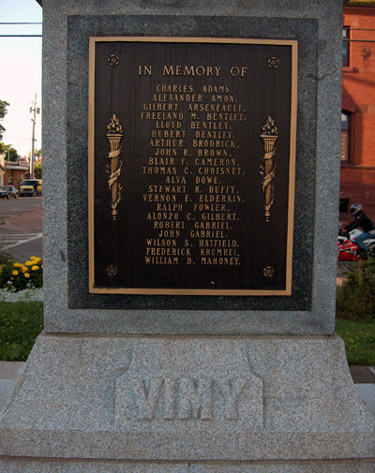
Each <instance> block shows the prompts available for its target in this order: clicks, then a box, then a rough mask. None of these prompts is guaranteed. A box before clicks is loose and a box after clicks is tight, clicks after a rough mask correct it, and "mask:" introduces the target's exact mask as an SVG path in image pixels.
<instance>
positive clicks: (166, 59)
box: [89, 37, 297, 296]
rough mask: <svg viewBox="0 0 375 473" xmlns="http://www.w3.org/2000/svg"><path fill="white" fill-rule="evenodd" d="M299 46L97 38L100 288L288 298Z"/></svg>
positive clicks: (96, 276) (92, 88)
mask: <svg viewBox="0 0 375 473" xmlns="http://www.w3.org/2000/svg"><path fill="white" fill-rule="evenodd" d="M296 101H297V41H284V40H279V41H276V40H259V39H257V40H252V39H227V38H172V37H95V38H90V77H89V286H90V287H89V290H90V292H92V293H108V294H110V293H113V294H115V293H126V294H181V295H184V294H204V295H237V296H238V295H244V296H251V295H278V296H280V295H291V288H292V246H293V213H294V176H295V146H296Z"/></svg>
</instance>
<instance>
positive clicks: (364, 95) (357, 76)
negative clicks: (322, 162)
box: [340, 1, 375, 222]
mask: <svg viewBox="0 0 375 473" xmlns="http://www.w3.org/2000/svg"><path fill="white" fill-rule="evenodd" d="M358 4H359V5H361V6H357V5H358ZM341 129H342V135H341V186H340V219H341V221H342V222H345V221H348V220H351V217H350V213H349V209H350V205H351V204H353V203H355V202H359V203H361V204H362V205H363V206H364V209H365V212H366V213H367V214H368V215H369V216H370V217H371V218H372V219H373V220H375V1H373V2H369V1H367V2H366V1H361V2H354V1H350V2H349V3H348V4H347V5H346V6H345V7H344V17H343V94H342V115H341Z"/></svg>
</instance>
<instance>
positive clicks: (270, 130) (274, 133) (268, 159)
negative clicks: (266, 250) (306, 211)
mask: <svg viewBox="0 0 375 473" xmlns="http://www.w3.org/2000/svg"><path fill="white" fill-rule="evenodd" d="M278 134H279V131H278V129H277V126H276V125H275V122H274V121H273V119H272V118H271V117H270V116H269V117H268V118H267V121H266V124H265V125H264V126H263V128H262V134H261V135H260V138H261V139H262V142H263V147H264V155H263V164H262V165H261V166H260V174H261V176H263V179H262V191H263V194H264V210H265V212H264V217H265V220H266V222H269V221H270V217H271V207H272V206H273V204H274V194H275V184H274V179H275V175H276V162H275V156H276V148H275V143H276V141H277V139H278Z"/></svg>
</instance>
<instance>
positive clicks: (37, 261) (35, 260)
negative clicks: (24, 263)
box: [31, 256, 42, 264]
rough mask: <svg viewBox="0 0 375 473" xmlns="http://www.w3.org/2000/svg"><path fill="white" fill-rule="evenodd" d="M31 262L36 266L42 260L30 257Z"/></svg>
mask: <svg viewBox="0 0 375 473" xmlns="http://www.w3.org/2000/svg"><path fill="white" fill-rule="evenodd" d="M31 260H32V261H33V262H34V264H38V263H40V262H41V261H42V258H39V257H37V256H32V257H31Z"/></svg>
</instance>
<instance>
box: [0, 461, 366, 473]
mask: <svg viewBox="0 0 375 473" xmlns="http://www.w3.org/2000/svg"><path fill="white" fill-rule="evenodd" d="M0 468H3V470H2V471H6V472H7V473H52V472H53V473H82V471H84V472H85V473H187V472H189V473H228V472H231V473H270V472H272V473H373V472H374V470H375V463H374V462H371V461H345V462H311V461H306V462H288V463H287V464H286V463H283V462H251V463H244V462H241V463H236V462H224V463H223V462H220V463H215V462H204V463H201V462H180V463H160V462H148V463H140V462H119V461H113V462H109V461H88V460H79V461H74V460H73V461H72V460H70V461H68V460H61V461H56V460H50V459H49V460H31V459H22V458H20V459H9V458H8V459H4V460H2V459H0Z"/></svg>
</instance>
